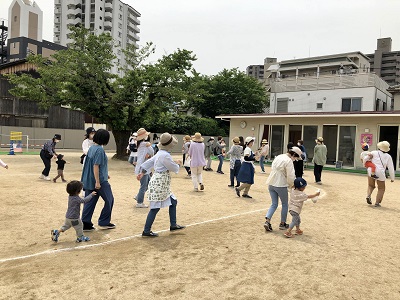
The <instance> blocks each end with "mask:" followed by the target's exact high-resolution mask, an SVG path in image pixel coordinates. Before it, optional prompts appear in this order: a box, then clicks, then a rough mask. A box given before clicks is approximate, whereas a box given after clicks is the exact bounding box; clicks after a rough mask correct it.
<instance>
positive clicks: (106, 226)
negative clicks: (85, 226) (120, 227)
mask: <svg viewBox="0 0 400 300" xmlns="http://www.w3.org/2000/svg"><path fill="white" fill-rule="evenodd" d="M99 227H100V229H103V230H104V229H114V228H115V227H116V226H115V224H113V223H108V224H107V225H99Z"/></svg>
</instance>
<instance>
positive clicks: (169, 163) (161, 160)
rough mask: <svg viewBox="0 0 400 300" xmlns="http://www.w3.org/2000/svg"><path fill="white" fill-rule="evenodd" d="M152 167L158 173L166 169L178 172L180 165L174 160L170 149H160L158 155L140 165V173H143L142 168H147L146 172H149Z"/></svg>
mask: <svg viewBox="0 0 400 300" xmlns="http://www.w3.org/2000/svg"><path fill="white" fill-rule="evenodd" d="M151 169H154V172H157V173H163V172H166V171H171V172H174V173H178V172H179V165H178V164H177V163H176V162H174V161H173V160H172V156H171V154H170V153H169V152H168V151H166V150H159V151H158V152H157V154H156V155H154V156H153V157H152V158H150V159H148V160H147V161H145V162H144V163H142V165H141V166H140V167H139V170H140V172H139V173H141V172H142V170H146V173H149V172H150V171H151Z"/></svg>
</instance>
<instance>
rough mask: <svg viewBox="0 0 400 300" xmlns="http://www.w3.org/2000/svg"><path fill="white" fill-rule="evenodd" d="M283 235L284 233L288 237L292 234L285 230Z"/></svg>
mask: <svg viewBox="0 0 400 300" xmlns="http://www.w3.org/2000/svg"><path fill="white" fill-rule="evenodd" d="M284 235H285V236H286V237H288V238H292V237H293V234H292V233H291V232H289V231H286V232H285V233H284Z"/></svg>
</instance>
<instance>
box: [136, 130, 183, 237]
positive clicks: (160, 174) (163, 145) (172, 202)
mask: <svg viewBox="0 0 400 300" xmlns="http://www.w3.org/2000/svg"><path fill="white" fill-rule="evenodd" d="M177 143H178V140H177V139H176V138H175V137H174V136H172V135H170V134H169V133H168V132H165V133H163V134H162V135H161V137H160V143H159V144H158V148H159V151H158V152H157V154H156V155H155V156H153V157H152V158H150V159H149V160H147V161H146V162H144V163H143V164H142V165H141V167H140V173H139V174H138V176H137V179H138V180H141V179H142V177H143V176H145V175H146V174H148V173H149V172H150V171H151V169H154V174H153V176H152V177H151V180H150V183H149V194H148V195H149V202H150V211H149V213H148V215H147V219H146V224H145V225H144V230H143V233H142V236H144V237H157V236H158V234H157V233H155V232H152V231H151V226H152V225H153V223H154V220H155V218H156V215H157V213H158V212H159V210H160V208H164V207H168V208H169V221H170V227H169V230H170V231H176V230H181V229H183V228H185V226H181V225H178V224H177V223H176V205H177V203H178V200H177V199H176V197H175V195H174V194H173V193H172V192H171V174H170V172H174V173H178V172H179V165H180V164H181V163H182V162H181V161H177V162H174V161H173V160H172V156H171V154H170V153H169V152H170V151H171V150H172V148H173V147H174V146H175V145H176V144H177Z"/></svg>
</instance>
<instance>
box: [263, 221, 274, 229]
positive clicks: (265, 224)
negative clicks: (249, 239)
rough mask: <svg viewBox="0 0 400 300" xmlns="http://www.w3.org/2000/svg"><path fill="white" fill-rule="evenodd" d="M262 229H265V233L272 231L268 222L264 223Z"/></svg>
mask: <svg viewBox="0 0 400 300" xmlns="http://www.w3.org/2000/svg"><path fill="white" fill-rule="evenodd" d="M264 228H265V230H266V231H272V226H271V223H270V222H268V221H265V223H264Z"/></svg>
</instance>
